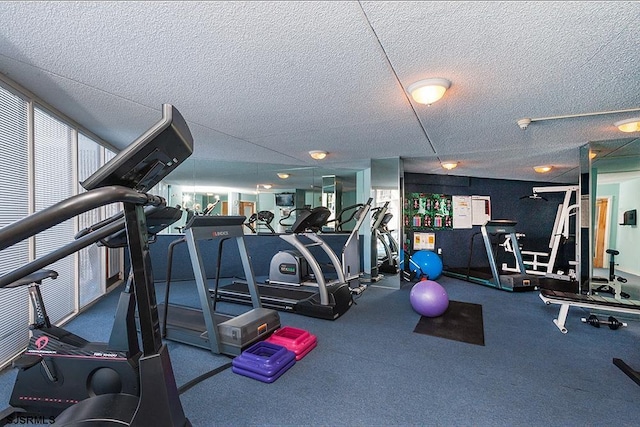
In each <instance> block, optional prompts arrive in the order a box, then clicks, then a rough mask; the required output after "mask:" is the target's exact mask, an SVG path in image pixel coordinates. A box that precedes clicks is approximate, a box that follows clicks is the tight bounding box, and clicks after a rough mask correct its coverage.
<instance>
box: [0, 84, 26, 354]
mask: <svg viewBox="0 0 640 427" xmlns="http://www.w3.org/2000/svg"><path fill="white" fill-rule="evenodd" d="M27 117H28V103H27V102H26V101H25V100H24V99H22V98H20V97H18V96H17V95H15V94H13V93H12V92H10V91H9V90H7V89H5V88H4V87H2V86H0V153H2V158H3V163H2V167H0V194H1V195H2V203H0V227H5V226H6V225H8V224H11V223H12V222H14V221H17V220H19V219H21V218H23V217H25V216H26V215H27V214H28V213H29V130H28V121H27ZM28 261H29V244H28V242H27V241H24V242H20V243H17V244H15V245H13V246H11V247H10V248H8V249H5V250H4V251H2V256H0V274H6V273H8V272H10V271H13V270H14V269H16V268H18V267H21V266H22V265H24V264H26V263H27V262H28ZM28 301H29V300H28V297H27V290H26V289H25V288H24V287H21V288H16V289H0V363H1V362H3V361H5V360H7V359H8V358H10V357H12V356H13V355H15V354H16V353H17V352H19V351H20V350H21V349H22V348H23V347H24V346H26V345H27V342H28V340H29V328H28V326H29V305H28V303H29V302H28Z"/></svg>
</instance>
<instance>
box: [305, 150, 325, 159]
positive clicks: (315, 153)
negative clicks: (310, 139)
mask: <svg viewBox="0 0 640 427" xmlns="http://www.w3.org/2000/svg"><path fill="white" fill-rule="evenodd" d="M309 155H310V156H311V158H312V159H315V160H322V159H324V158H325V157H327V152H326V151H322V150H312V151H309Z"/></svg>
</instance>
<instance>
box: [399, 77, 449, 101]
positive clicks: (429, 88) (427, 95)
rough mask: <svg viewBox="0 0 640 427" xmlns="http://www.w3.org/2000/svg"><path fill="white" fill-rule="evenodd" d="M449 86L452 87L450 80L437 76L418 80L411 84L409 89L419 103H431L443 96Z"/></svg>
mask: <svg viewBox="0 0 640 427" xmlns="http://www.w3.org/2000/svg"><path fill="white" fill-rule="evenodd" d="M449 87H451V82H450V81H449V80H447V79H442V78H435V79H425V80H420V81H417V82H415V83H413V84H411V85H410V86H409V87H408V89H407V91H408V92H409V93H410V94H411V97H412V98H413V100H414V101H416V102H417V103H419V104H426V105H431V104H433V103H434V102H436V101H437V100H439V99H440V98H442V97H443V96H444V93H445V92H446V91H447V89H449Z"/></svg>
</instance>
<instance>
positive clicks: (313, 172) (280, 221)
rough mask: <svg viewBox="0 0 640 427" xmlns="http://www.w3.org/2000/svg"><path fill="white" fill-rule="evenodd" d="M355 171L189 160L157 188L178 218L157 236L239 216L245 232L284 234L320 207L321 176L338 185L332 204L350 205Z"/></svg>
mask: <svg viewBox="0 0 640 427" xmlns="http://www.w3.org/2000/svg"><path fill="white" fill-rule="evenodd" d="M359 170H361V169H359V168H358V167H355V166H354V167H331V168H329V167H320V166H289V165H279V164H260V163H251V162H224V161H212V160H210V161H208V160H203V159H189V160H187V161H186V162H185V163H184V164H182V165H181V166H180V167H179V168H177V169H176V170H175V171H174V173H173V174H172V175H171V176H170V177H168V179H167V180H166V181H164V182H163V185H162V186H161V187H160V188H159V189H158V192H159V193H160V195H162V196H163V197H166V198H167V202H168V203H169V204H170V205H171V206H178V205H179V206H180V207H181V209H182V210H183V215H182V218H181V219H180V220H179V221H178V222H176V223H175V224H174V225H173V226H172V227H171V228H170V229H167V230H165V231H164V232H163V233H165V234H167V233H171V234H173V233H181V232H182V230H183V228H184V225H185V224H186V222H187V221H188V219H189V218H190V217H191V216H192V215H243V216H245V217H247V227H246V229H245V231H246V232H247V233H254V232H255V233H272V232H273V233H280V232H285V231H286V229H287V228H288V227H287V226H290V225H292V224H293V222H295V218H296V212H297V211H299V210H300V209H303V208H305V207H310V208H313V207H316V206H320V205H322V204H323V198H322V195H323V193H322V188H323V177H329V176H331V177H334V178H335V180H336V181H338V182H340V188H339V190H340V191H336V192H335V193H334V195H333V197H334V199H332V201H333V203H334V204H335V203H336V202H337V203H338V204H339V205H337V206H349V205H351V204H354V203H355V197H356V196H355V181H356V173H357V172H358V171H359ZM335 197H338V200H336V199H335ZM335 206H336V205H334V207H335ZM345 229H349V225H346V226H345Z"/></svg>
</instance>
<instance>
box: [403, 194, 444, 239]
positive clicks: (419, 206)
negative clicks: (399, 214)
mask: <svg viewBox="0 0 640 427" xmlns="http://www.w3.org/2000/svg"><path fill="white" fill-rule="evenodd" d="M403 221H404V226H405V228H406V229H408V230H413V231H427V230H446V229H452V228H453V201H452V196H449V195H445V194H428V193H407V194H405V198H404V212H403Z"/></svg>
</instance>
